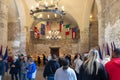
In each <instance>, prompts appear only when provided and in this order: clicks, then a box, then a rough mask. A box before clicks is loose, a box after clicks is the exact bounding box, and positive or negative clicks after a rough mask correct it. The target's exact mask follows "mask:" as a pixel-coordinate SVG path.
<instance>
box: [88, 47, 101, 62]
mask: <svg viewBox="0 0 120 80" xmlns="http://www.w3.org/2000/svg"><path fill="white" fill-rule="evenodd" d="M88 59H89V60H93V61H95V60H99V59H100V57H99V53H98V50H96V49H91V50H90V51H89V54H88Z"/></svg>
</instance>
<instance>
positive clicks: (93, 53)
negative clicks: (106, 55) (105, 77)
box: [84, 49, 100, 74]
mask: <svg viewBox="0 0 120 80" xmlns="http://www.w3.org/2000/svg"><path fill="white" fill-rule="evenodd" d="M99 59H100V58H99V53H98V51H97V50H96V49H91V50H90V52H89V53H88V59H87V60H86V61H85V62H84V66H85V67H86V69H87V70H88V73H89V74H92V73H93V70H94V62H96V65H95V66H96V74H97V73H98V68H99V64H98V63H99Z"/></svg>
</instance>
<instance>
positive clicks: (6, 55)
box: [3, 47, 8, 72]
mask: <svg viewBox="0 0 120 80" xmlns="http://www.w3.org/2000/svg"><path fill="white" fill-rule="evenodd" d="M3 61H4V63H5V71H6V72H7V71H8V47H6V50H5V54H4V56H3Z"/></svg>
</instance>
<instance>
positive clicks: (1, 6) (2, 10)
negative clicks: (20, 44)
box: [0, 0, 8, 53]
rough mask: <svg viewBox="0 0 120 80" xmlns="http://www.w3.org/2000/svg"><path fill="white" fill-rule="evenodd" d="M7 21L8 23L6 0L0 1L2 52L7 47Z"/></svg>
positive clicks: (0, 41) (0, 42) (0, 43)
mask: <svg viewBox="0 0 120 80" xmlns="http://www.w3.org/2000/svg"><path fill="white" fill-rule="evenodd" d="M7 21H8V6H7V0H0V45H3V51H4V49H5V48H6V46H7ZM3 53H4V52H3Z"/></svg>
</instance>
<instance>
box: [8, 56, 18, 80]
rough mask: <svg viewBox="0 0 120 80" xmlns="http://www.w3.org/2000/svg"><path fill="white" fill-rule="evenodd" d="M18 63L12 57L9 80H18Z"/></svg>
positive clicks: (15, 58)
mask: <svg viewBox="0 0 120 80" xmlns="http://www.w3.org/2000/svg"><path fill="white" fill-rule="evenodd" d="M19 66H20V65H19V62H18V61H17V57H16V56H14V57H13V61H12V62H11V64H10V74H11V80H14V77H15V78H16V79H15V80H18V76H17V75H18V72H19Z"/></svg>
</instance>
